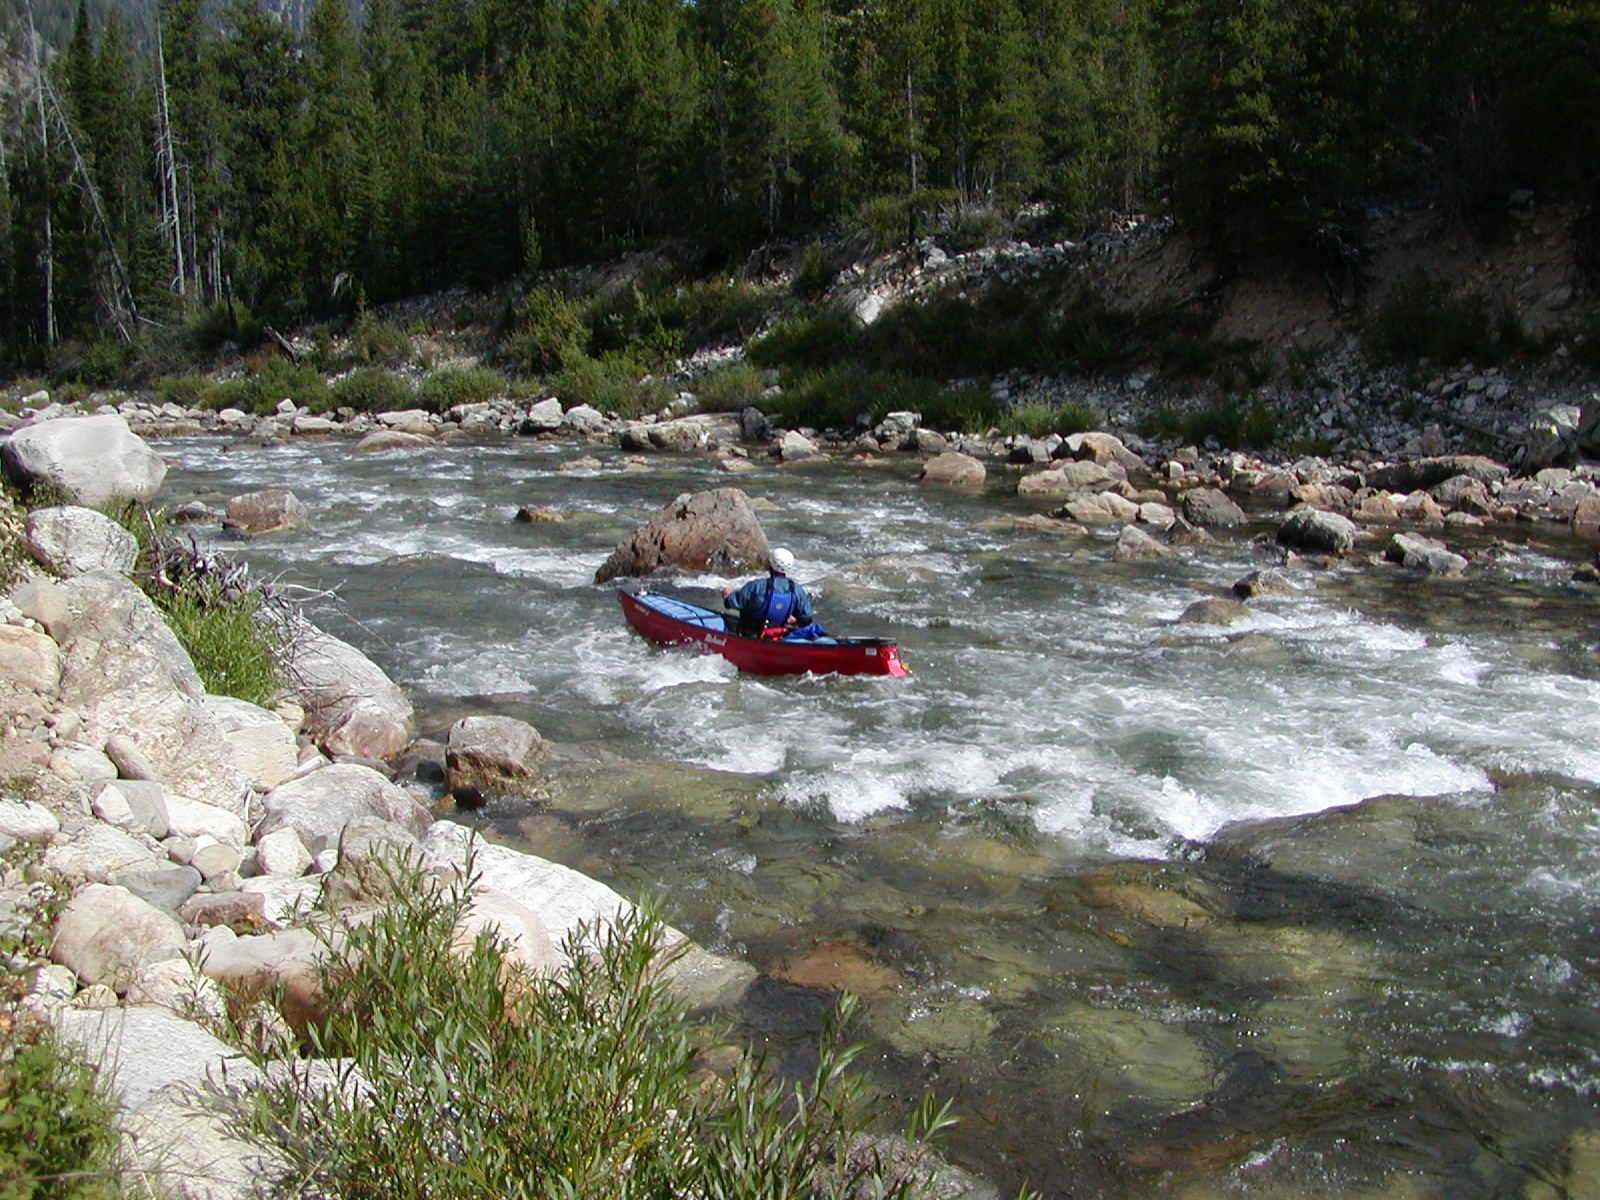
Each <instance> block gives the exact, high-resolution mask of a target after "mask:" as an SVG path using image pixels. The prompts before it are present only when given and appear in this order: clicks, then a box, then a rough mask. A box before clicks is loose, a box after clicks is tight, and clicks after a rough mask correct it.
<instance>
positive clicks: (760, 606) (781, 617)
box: [728, 575, 815, 628]
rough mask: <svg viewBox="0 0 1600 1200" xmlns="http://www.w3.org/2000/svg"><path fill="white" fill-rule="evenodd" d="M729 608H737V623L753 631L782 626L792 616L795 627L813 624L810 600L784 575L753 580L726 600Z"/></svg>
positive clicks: (799, 587) (803, 591)
mask: <svg viewBox="0 0 1600 1200" xmlns="http://www.w3.org/2000/svg"><path fill="white" fill-rule="evenodd" d="M728 605H729V607H731V608H737V609H738V610H739V617H740V622H741V623H742V624H745V625H748V626H750V627H752V628H755V627H760V628H765V627H766V626H768V625H782V624H783V623H784V622H785V621H787V620H788V619H789V618H790V617H791V616H792V617H793V618H794V619H795V623H796V624H798V625H806V624H809V623H810V622H811V621H813V620H815V615H814V614H813V613H812V611H811V597H810V596H808V595H806V590H805V588H803V587H801V586H800V585H799V584H798V583H796V582H795V581H794V580H792V579H790V578H789V577H788V576H787V575H768V576H767V577H766V578H764V579H752V580H751V581H750V582H749V583H747V584H745V585H744V586H743V587H742V588H740V589H739V590H738V591H736V592H734V593H733V595H731V596H729V597H728Z"/></svg>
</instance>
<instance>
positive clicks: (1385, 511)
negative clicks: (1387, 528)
mask: <svg viewBox="0 0 1600 1200" xmlns="http://www.w3.org/2000/svg"><path fill="white" fill-rule="evenodd" d="M1350 515H1351V516H1352V517H1353V518H1354V519H1355V520H1357V521H1361V522H1363V523H1365V524H1369V525H1392V524H1395V523H1397V522H1398V521H1399V520H1400V506H1399V505H1398V504H1396V503H1395V501H1394V497H1393V496H1391V495H1390V494H1389V493H1388V492H1367V493H1366V494H1364V495H1362V496H1361V497H1360V498H1358V499H1357V500H1356V503H1355V507H1354V508H1353V509H1351V512H1350Z"/></svg>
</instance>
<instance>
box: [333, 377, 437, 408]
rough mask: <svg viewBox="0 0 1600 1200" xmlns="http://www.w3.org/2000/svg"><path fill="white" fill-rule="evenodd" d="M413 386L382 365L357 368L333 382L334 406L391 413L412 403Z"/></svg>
mask: <svg viewBox="0 0 1600 1200" xmlns="http://www.w3.org/2000/svg"><path fill="white" fill-rule="evenodd" d="M416 396H417V393H416V388H414V387H413V386H412V385H411V381H410V380H409V379H407V378H406V377H405V376H404V375H397V374H395V373H394V372H393V371H386V370H384V368H382V367H361V368H360V369H359V370H355V371H352V372H350V374H348V375H346V376H345V377H344V378H343V379H340V380H338V381H337V382H336V383H335V384H334V385H333V402H334V404H335V406H342V407H348V408H353V409H355V410H356V411H357V412H393V411H395V410H398V409H405V408H410V407H411V406H412V404H414V403H415V402H416Z"/></svg>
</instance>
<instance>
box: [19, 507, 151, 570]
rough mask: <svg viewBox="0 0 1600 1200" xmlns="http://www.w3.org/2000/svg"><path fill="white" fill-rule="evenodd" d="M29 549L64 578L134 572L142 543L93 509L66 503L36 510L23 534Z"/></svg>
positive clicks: (29, 515) (30, 515)
mask: <svg viewBox="0 0 1600 1200" xmlns="http://www.w3.org/2000/svg"><path fill="white" fill-rule="evenodd" d="M23 538H24V540H25V541H26V543H27V546H28V550H29V551H30V552H31V553H32V554H33V556H34V557H35V558H36V559H38V560H39V561H40V562H41V563H43V564H44V565H45V566H47V567H50V568H52V569H53V570H55V571H56V572H57V573H59V574H61V575H67V576H71V575H83V574H85V573H87V572H89V571H98V570H102V569H104V570H107V571H120V572H122V573H124V574H126V573H127V572H129V571H131V570H133V564H134V561H135V560H136V559H137V558H138V556H139V543H138V542H137V541H136V540H135V539H134V536H133V534H131V533H129V532H128V531H127V530H126V529H124V528H123V527H122V526H121V525H118V524H117V523H116V522H115V521H113V520H112V519H111V518H110V517H107V516H104V515H102V514H101V513H97V512H95V511H94V509H92V508H81V507H79V506H78V505H73V504H64V505H60V506H57V507H55V508H36V509H34V510H33V511H32V512H30V513H29V514H28V523H27V527H26V529H25V531H24V533H23Z"/></svg>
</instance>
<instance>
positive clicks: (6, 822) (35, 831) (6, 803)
mask: <svg viewBox="0 0 1600 1200" xmlns="http://www.w3.org/2000/svg"><path fill="white" fill-rule="evenodd" d="M60 830H61V822H60V820H59V819H57V817H56V815H55V813H53V812H51V811H50V810H49V809H48V808H46V807H45V806H44V805H42V804H40V803H39V802H38V801H36V800H15V799H12V798H11V797H9V796H0V836H5V837H11V838H15V839H16V840H17V841H19V842H42V841H45V840H46V839H48V838H49V837H50V836H51V835H53V834H55V833H58V832H60Z"/></svg>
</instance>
